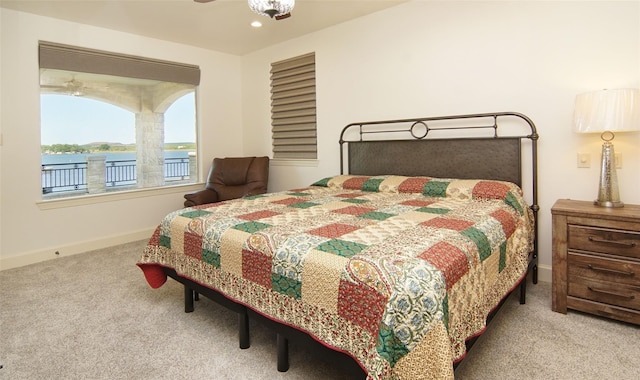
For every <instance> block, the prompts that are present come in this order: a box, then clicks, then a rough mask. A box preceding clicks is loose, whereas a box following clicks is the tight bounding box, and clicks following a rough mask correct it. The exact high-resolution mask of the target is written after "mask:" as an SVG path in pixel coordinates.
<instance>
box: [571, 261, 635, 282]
mask: <svg viewBox="0 0 640 380" xmlns="http://www.w3.org/2000/svg"><path fill="white" fill-rule="evenodd" d="M568 256H569V261H568V270H569V276H576V277H586V278H590V279H594V280H599V281H609V282H613V283H618V284H627V285H635V286H638V287H640V262H633V261H629V260H619V259H613V258H606V257H597V256H592V255H585V254H581V253H576V252H569V254H568Z"/></svg>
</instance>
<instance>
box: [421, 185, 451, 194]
mask: <svg viewBox="0 0 640 380" xmlns="http://www.w3.org/2000/svg"><path fill="white" fill-rule="evenodd" d="M447 187H449V182H442V181H429V182H427V183H425V184H424V187H423V188H422V194H423V195H425V196H427V197H441V198H444V197H446V196H447Z"/></svg>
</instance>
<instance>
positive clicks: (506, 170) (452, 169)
mask: <svg viewBox="0 0 640 380" xmlns="http://www.w3.org/2000/svg"><path fill="white" fill-rule="evenodd" d="M499 122H500V124H499ZM523 131H524V132H523ZM509 132H510V133H509ZM538 138H539V136H538V133H537V131H536V127H535V125H534V123H533V121H532V120H531V119H529V118H528V117H527V116H525V115H523V114H520V113H517V112H496V113H480V114H466V115H455V116H441V117H425V118H414V119H397V120H383V121H370V122H358V123H351V124H348V125H347V126H345V127H344V128H343V130H342V132H341V134H340V140H339V144H340V174H345V173H347V174H351V175H369V176H375V175H385V174H393V175H405V176H429V177H436V178H458V179H491V180H501V181H509V182H513V183H515V184H517V185H518V186H520V187H522V186H523V185H527V187H528V188H529V190H530V192H529V195H530V197H531V205H530V208H531V210H532V211H533V214H534V234H535V235H534V244H533V250H532V252H530V254H529V263H528V267H527V272H526V274H525V276H524V278H523V280H522V281H521V282H520V285H519V288H520V303H521V304H524V303H525V296H526V278H527V276H528V274H529V272H532V281H533V283H534V284H536V283H537V282H538V265H537V260H538V243H537V236H538V223H537V212H538V210H539V206H538V197H537V140H538ZM525 141H528V147H527V150H528V151H529V152H530V156H529V157H530V158H527V160H528V159H530V170H531V172H530V181H529V182H526V181H523V180H522V174H523V171H522V167H523V161H526V160H523V159H522V158H523V157H526V156H523V153H522V148H523V142H525ZM489 152H490V153H489ZM523 190H524V189H523ZM525 194H527V193H526V191H525ZM165 273H166V274H167V275H168V276H169V277H172V278H173V279H175V280H176V281H178V282H181V283H182V284H184V287H185V293H184V296H185V298H184V302H185V312H190V311H193V310H194V302H193V301H194V299H195V300H197V299H198V296H199V294H203V295H205V296H206V297H207V298H210V299H212V300H213V301H215V302H217V303H219V304H221V305H223V306H225V307H227V308H229V309H231V310H233V311H235V312H236V313H237V314H238V335H239V346H240V348H248V347H249V345H250V341H249V323H248V321H249V318H252V319H255V320H258V321H259V322H261V323H263V324H265V325H267V326H268V327H270V328H271V329H273V330H274V331H275V332H276V336H277V347H278V352H277V357H278V361H277V369H278V371H280V372H284V371H287V370H288V368H289V361H288V341H289V339H293V340H296V341H300V342H303V344H305V345H307V344H314V343H316V346H318V349H319V354H320V355H321V356H324V357H325V358H328V360H331V362H332V363H334V364H336V365H338V366H339V367H340V368H342V369H343V370H344V372H345V373H348V374H351V375H353V376H355V377H362V376H366V374H364V373H363V371H362V369H361V368H360V367H359V365H358V364H357V363H356V362H355V361H354V360H353V359H352V358H351V357H349V356H348V355H346V354H344V353H340V352H337V351H334V350H332V349H330V348H327V347H324V346H322V345H321V344H317V342H315V341H314V340H313V338H311V337H310V336H309V335H308V334H306V333H304V332H302V331H299V330H297V329H295V328H292V327H289V326H286V325H283V324H280V323H278V322H275V321H273V320H271V319H269V318H266V317H265V316H263V315H261V314H260V313H259V312H257V311H254V310H252V309H250V308H247V307H245V306H244V305H241V304H238V303H236V302H234V301H233V300H231V299H228V298H226V297H225V296H224V295H222V294H220V293H219V292H217V291H216V290H214V289H210V288H207V287H204V286H202V285H200V284H198V283H195V282H193V281H191V280H189V279H186V278H184V277H181V276H179V275H178V274H177V273H176V272H175V271H174V270H172V269H169V268H165ZM506 298H507V297H506V296H505V297H504V299H503V300H502V302H501V303H500V304H499V305H498V306H497V307H496V309H495V310H494V311H493V312H492V313H491V314H490V315H489V316H488V318H487V323H488V322H489V321H490V320H491V319H492V318H493V316H494V315H495V313H496V312H497V311H498V310H499V309H500V306H501V305H502V303H503V302H504V300H505V299H506ZM476 339H477V337H475V338H472V339H469V340H468V341H467V348H468V349H469V348H471V346H472V345H473V343H474V342H475V340H476ZM455 365H457V363H456V364H454V366H455Z"/></svg>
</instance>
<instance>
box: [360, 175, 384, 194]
mask: <svg viewBox="0 0 640 380" xmlns="http://www.w3.org/2000/svg"><path fill="white" fill-rule="evenodd" d="M382 181H384V178H369V179H368V180H366V181H364V183H363V184H362V191H369V192H378V191H379V189H380V183H382Z"/></svg>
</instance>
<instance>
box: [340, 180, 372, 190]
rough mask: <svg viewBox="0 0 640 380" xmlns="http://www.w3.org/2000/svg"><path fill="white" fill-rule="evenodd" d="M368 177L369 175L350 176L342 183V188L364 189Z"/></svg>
mask: <svg viewBox="0 0 640 380" xmlns="http://www.w3.org/2000/svg"><path fill="white" fill-rule="evenodd" d="M368 179H369V177H355V178H350V179H348V180H346V181H344V182H343V183H342V188H343V189H350V190H362V185H364V183H365V181H366V180H368Z"/></svg>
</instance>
